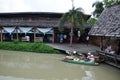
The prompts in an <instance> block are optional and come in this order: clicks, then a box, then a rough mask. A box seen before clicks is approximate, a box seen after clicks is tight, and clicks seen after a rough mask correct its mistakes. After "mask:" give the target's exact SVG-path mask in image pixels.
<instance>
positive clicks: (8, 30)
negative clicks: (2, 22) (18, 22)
mask: <svg viewBox="0 0 120 80" xmlns="http://www.w3.org/2000/svg"><path fill="white" fill-rule="evenodd" d="M3 29H4V30H5V31H7V32H8V33H10V34H11V33H12V32H13V31H14V30H15V27H3Z"/></svg>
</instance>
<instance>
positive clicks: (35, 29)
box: [34, 28, 36, 42]
mask: <svg viewBox="0 0 120 80" xmlns="http://www.w3.org/2000/svg"><path fill="white" fill-rule="evenodd" d="M35 39H36V28H34V42H35Z"/></svg>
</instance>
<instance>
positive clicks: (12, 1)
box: [0, 0, 102, 14]
mask: <svg viewBox="0 0 120 80" xmlns="http://www.w3.org/2000/svg"><path fill="white" fill-rule="evenodd" d="M96 1H102V0H74V6H75V7H76V8H78V7H81V8H83V9H84V12H85V14H91V12H92V11H93V10H94V8H92V4H93V3H94V2H96ZM71 8H72V3H71V0H0V12H58V13H64V12H67V11H69V9H71Z"/></svg>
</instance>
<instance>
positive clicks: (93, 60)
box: [85, 52, 95, 62]
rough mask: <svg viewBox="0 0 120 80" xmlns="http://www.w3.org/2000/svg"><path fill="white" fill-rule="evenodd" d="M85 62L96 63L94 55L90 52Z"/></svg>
mask: <svg viewBox="0 0 120 80" xmlns="http://www.w3.org/2000/svg"><path fill="white" fill-rule="evenodd" d="M85 61H88V62H95V58H94V55H92V54H91V53H90V52H89V53H88V56H87V58H86V59H85Z"/></svg>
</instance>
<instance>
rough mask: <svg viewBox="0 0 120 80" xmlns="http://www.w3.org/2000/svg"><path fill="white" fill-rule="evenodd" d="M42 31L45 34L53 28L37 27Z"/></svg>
mask: <svg viewBox="0 0 120 80" xmlns="http://www.w3.org/2000/svg"><path fill="white" fill-rule="evenodd" d="M37 29H38V30H39V31H40V32H42V33H43V34H44V35H45V34H46V33H47V32H48V31H50V30H51V28H37Z"/></svg>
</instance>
